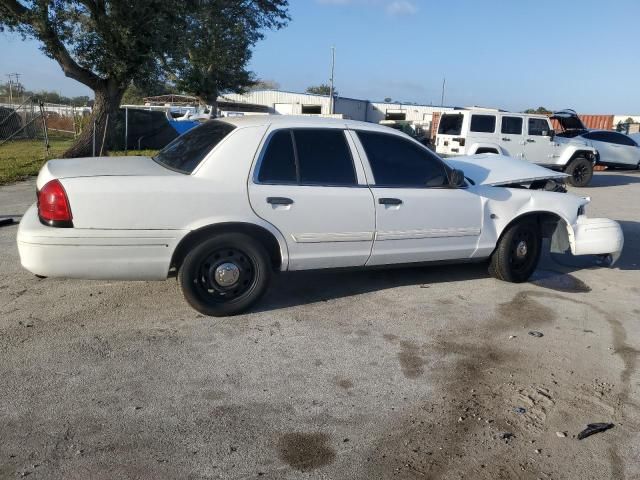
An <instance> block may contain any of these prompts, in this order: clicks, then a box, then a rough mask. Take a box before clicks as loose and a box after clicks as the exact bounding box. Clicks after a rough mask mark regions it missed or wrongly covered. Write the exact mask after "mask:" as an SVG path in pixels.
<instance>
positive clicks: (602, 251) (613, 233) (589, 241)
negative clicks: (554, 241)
mask: <svg viewBox="0 0 640 480" xmlns="http://www.w3.org/2000/svg"><path fill="white" fill-rule="evenodd" d="M567 230H568V235H569V245H570V246H571V253H572V254H573V255H601V256H610V258H611V262H610V265H613V264H615V263H616V262H617V261H618V259H619V258H620V254H621V253H622V247H623V245H624V235H623V234H622V228H621V227H620V224H619V223H618V222H616V221H614V220H610V219H608V218H587V217H586V216H584V215H580V216H579V217H578V220H577V222H576V223H575V224H574V225H572V226H570V227H568V228H567Z"/></svg>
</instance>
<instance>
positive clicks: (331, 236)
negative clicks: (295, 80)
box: [249, 128, 375, 270]
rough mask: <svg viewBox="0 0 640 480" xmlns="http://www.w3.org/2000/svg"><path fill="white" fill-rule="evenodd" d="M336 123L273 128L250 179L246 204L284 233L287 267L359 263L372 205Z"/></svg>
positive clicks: (365, 253)
mask: <svg viewBox="0 0 640 480" xmlns="http://www.w3.org/2000/svg"><path fill="white" fill-rule="evenodd" d="M350 144H352V140H351V139H348V138H347V137H346V136H345V132H344V130H342V129H338V128H336V129H327V128H325V129H279V130H275V131H272V132H271V133H270V134H269V135H268V137H267V140H266V142H265V146H264V148H263V150H262V153H261V155H260V157H259V160H258V162H257V165H256V167H255V171H254V173H253V175H252V178H251V179H250V181H249V198H250V202H251V207H252V208H253V210H254V211H255V212H256V214H257V215H258V216H259V217H261V218H262V219H264V220H266V221H267V222H269V223H271V224H272V225H274V226H275V227H276V228H277V229H278V230H280V232H281V233H282V234H283V236H284V237H285V239H286V241H287V247H288V249H289V269H290V270H303V269H312V268H330V267H348V266H363V265H364V264H365V263H366V261H367V259H368V258H369V255H370V254H371V247H372V244H373V235H374V230H375V216H374V215H375V213H374V208H373V197H372V195H371V191H370V190H369V188H368V186H367V185H366V180H365V177H364V173H363V170H362V164H361V163H360V162H354V160H353V155H352V148H351V145H350Z"/></svg>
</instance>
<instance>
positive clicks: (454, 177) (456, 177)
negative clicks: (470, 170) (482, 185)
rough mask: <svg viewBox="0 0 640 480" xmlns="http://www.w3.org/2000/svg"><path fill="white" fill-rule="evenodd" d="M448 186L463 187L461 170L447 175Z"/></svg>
mask: <svg viewBox="0 0 640 480" xmlns="http://www.w3.org/2000/svg"><path fill="white" fill-rule="evenodd" d="M449 186H450V187H451V188H460V187H464V172H463V171H462V170H455V169H454V170H452V171H451V173H450V174H449Z"/></svg>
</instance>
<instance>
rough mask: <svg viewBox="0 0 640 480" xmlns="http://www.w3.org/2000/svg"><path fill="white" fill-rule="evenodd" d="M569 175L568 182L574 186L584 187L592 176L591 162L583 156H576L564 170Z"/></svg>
mask: <svg viewBox="0 0 640 480" xmlns="http://www.w3.org/2000/svg"><path fill="white" fill-rule="evenodd" d="M565 171H566V173H568V174H569V175H570V177H569V178H568V179H567V180H568V182H569V183H570V184H571V185H573V186H574V187H586V186H587V185H589V182H590V181H591V177H593V163H592V162H591V161H590V160H587V159H586V158H585V157H576V158H574V159H573V160H571V162H570V163H569V165H568V166H567V169H566V170H565Z"/></svg>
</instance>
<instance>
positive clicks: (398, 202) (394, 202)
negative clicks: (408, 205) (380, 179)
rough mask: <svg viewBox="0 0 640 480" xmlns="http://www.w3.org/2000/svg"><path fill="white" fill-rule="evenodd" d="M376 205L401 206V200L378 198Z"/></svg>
mask: <svg viewBox="0 0 640 480" xmlns="http://www.w3.org/2000/svg"><path fill="white" fill-rule="evenodd" d="M378 203H379V204H380V205H402V200H400V199H399V198H379V199H378Z"/></svg>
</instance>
